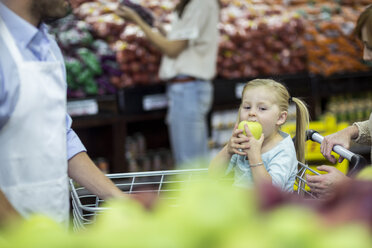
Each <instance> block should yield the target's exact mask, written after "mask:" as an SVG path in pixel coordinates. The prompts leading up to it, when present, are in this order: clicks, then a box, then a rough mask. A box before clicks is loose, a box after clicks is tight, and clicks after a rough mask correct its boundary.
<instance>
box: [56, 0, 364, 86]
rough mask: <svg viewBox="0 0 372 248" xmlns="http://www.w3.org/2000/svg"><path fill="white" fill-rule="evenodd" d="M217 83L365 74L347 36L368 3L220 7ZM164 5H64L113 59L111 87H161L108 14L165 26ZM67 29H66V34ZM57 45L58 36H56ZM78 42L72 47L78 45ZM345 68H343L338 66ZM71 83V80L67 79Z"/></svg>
mask: <svg viewBox="0 0 372 248" xmlns="http://www.w3.org/2000/svg"><path fill="white" fill-rule="evenodd" d="M221 2H222V9H221V14H220V17H221V18H220V20H221V22H220V25H219V30H220V33H221V39H220V45H219V53H218V61H217V73H218V74H217V77H218V78H225V79H238V78H241V79H243V78H252V77H257V76H271V75H281V74H296V73H301V72H309V73H313V74H320V75H325V76H329V75H332V74H335V73H345V72H357V71H364V70H368V66H366V65H365V64H364V63H363V62H362V60H361V57H362V50H361V44H360V42H359V41H357V40H356V39H355V37H354V36H353V34H352V31H353V28H354V25H355V21H356V19H357V17H358V15H359V13H360V12H361V10H362V9H363V8H365V7H366V5H367V4H368V3H369V2H370V1H368V0H343V1H323V0H321V1H308V0H291V1H279V0H255V1H245V0H234V1H230V0H222V1H221ZM175 3H176V2H175V1H172V0H151V1H148V0H147V1H146V0H137V1H134V0H132V1H130V0H72V1H71V4H72V6H73V13H74V15H75V16H76V18H77V19H79V20H80V22H84V23H86V25H88V26H89V27H90V30H91V33H92V36H93V37H94V39H101V40H103V41H105V42H106V43H107V44H108V45H109V47H110V49H111V50H113V51H114V52H115V60H116V62H117V63H118V64H119V66H118V68H119V70H120V72H121V74H120V76H119V75H115V77H111V76H110V77H109V78H111V79H110V81H111V82H112V83H113V84H114V85H115V86H116V87H117V88H123V87H131V86H133V85H138V84H154V83H161V82H160V79H159V78H158V70H159V65H160V60H161V54H160V53H159V51H158V50H157V49H156V48H155V47H154V46H152V45H151V44H150V42H149V41H148V40H147V39H146V37H145V35H144V33H143V32H142V31H141V30H140V28H139V27H137V26H136V25H134V24H132V23H130V22H127V21H125V20H123V19H122V18H120V17H119V16H117V15H116V14H115V13H114V11H115V9H116V8H117V7H118V5H119V4H124V5H126V6H128V7H130V8H132V9H134V10H135V11H137V12H138V13H139V15H141V16H142V17H143V18H144V19H145V21H147V22H148V23H149V24H150V25H155V23H157V24H156V26H157V25H158V23H162V24H164V25H165V26H167V25H169V23H170V20H171V19H172V18H173V16H172V15H171V10H172V9H173V8H174V6H175ZM75 27H76V25H75V24H72V25H71V26H70V29H74V28H75ZM57 38H58V37H57ZM84 42H85V41H84V40H83V41H82V43H81V44H80V46H85V43H84ZM345 61H347V63H345ZM72 78H74V76H72Z"/></svg>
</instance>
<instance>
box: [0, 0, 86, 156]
mask: <svg viewBox="0 0 372 248" xmlns="http://www.w3.org/2000/svg"><path fill="white" fill-rule="evenodd" d="M0 16H1V18H2V19H3V20H4V23H5V25H6V26H7V28H8V30H9V31H10V33H11V35H12V36H13V39H14V40H15V41H16V43H17V47H18V49H19V51H20V53H21V54H22V55H23V58H24V59H25V60H26V61H51V60H55V58H57V60H59V61H60V62H61V64H62V71H63V73H64V77H65V79H66V70H65V65H64V60H63V56H62V53H61V51H60V49H59V47H58V45H57V43H56V42H55V41H54V40H53V39H52V38H51V37H50V35H49V34H48V29H47V26H46V25H45V24H41V25H40V26H39V28H38V29H37V28H36V27H34V26H32V25H31V24H30V23H28V22H27V21H25V20H24V19H22V18H21V17H19V16H18V15H16V14H15V13H14V12H13V11H11V10H10V9H9V8H7V7H6V6H5V5H4V4H2V3H1V2H0ZM49 51H52V53H53V54H54V56H55V57H54V56H53V55H52V54H51V53H50V52H49ZM0 55H1V56H0V131H1V129H2V128H3V127H4V125H5V124H6V123H7V121H8V120H9V118H10V117H11V116H12V113H13V111H14V108H15V106H16V104H17V102H18V98H19V85H18V84H17V85H14V84H11V83H10V82H9V80H7V78H9V77H11V76H12V75H9V73H8V72H9V71H11V70H9V69H8V68H10V67H12V66H15V64H14V63H15V62H14V60H13V59H12V56H11V55H10V53H9V51H8V49H7V48H6V46H5V43H4V41H3V39H2V38H1V37H0ZM66 87H67V84H66ZM71 124H72V119H71V117H70V116H69V115H68V114H67V113H66V128H67V130H66V131H67V159H70V158H72V157H73V156H75V155H76V154H77V153H79V152H82V151H86V149H85V147H84V145H83V144H82V143H81V141H80V139H79V137H78V136H77V135H76V133H75V132H74V131H73V130H72V129H71Z"/></svg>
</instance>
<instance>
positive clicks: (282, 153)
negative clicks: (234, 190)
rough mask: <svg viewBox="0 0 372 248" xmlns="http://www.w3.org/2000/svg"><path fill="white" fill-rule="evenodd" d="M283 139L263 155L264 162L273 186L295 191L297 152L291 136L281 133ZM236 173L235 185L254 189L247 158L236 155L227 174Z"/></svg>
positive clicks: (232, 158)
mask: <svg viewBox="0 0 372 248" xmlns="http://www.w3.org/2000/svg"><path fill="white" fill-rule="evenodd" d="M280 134H281V135H282V137H283V140H281V141H280V142H279V143H278V144H277V145H276V146H275V147H273V148H272V149H271V150H270V151H267V152H265V153H263V154H261V157H262V162H263V163H264V166H265V168H266V170H267V172H268V173H269V174H270V176H271V178H272V184H273V185H275V186H277V187H279V188H280V189H281V190H283V191H288V192H291V191H293V185H294V182H295V179H296V175H297V165H298V161H297V157H296V150H295V147H294V144H293V141H292V139H291V136H290V135H289V134H286V133H283V132H280ZM232 170H234V171H235V180H234V185H235V186H238V187H243V188H252V187H253V178H252V172H251V169H250V167H249V161H248V160H246V157H245V156H242V155H238V154H234V155H233V156H232V157H231V160H230V164H229V167H228V168H227V171H226V174H228V173H230V172H231V171H232Z"/></svg>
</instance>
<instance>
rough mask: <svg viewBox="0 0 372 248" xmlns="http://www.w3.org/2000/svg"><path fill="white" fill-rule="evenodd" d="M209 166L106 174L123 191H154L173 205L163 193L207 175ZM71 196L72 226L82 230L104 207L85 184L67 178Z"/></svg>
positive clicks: (176, 189)
mask: <svg viewBox="0 0 372 248" xmlns="http://www.w3.org/2000/svg"><path fill="white" fill-rule="evenodd" d="M207 173H208V169H188V170H165V171H147V172H133V173H117V174H108V175H106V176H107V177H108V178H110V179H111V180H112V181H113V182H114V183H115V185H116V186H117V187H118V188H119V189H121V190H122V191H123V192H126V193H129V194H131V193H141V192H156V193H157V194H158V195H159V198H163V199H164V198H166V197H167V198H166V200H168V201H169V202H170V204H172V201H173V200H176V199H172V198H171V196H170V194H166V196H165V194H161V193H162V192H172V191H178V190H179V186H180V185H181V184H184V183H192V182H195V181H197V180H199V179H201V178H202V177H203V176H205V175H207ZM70 188H71V197H72V215H73V225H74V229H75V230H78V229H83V228H84V227H85V226H86V225H89V224H92V223H93V222H94V221H95V217H96V215H97V214H99V213H100V212H102V211H104V210H105V208H104V207H101V204H102V203H103V200H101V199H99V198H98V197H97V196H96V195H94V194H92V193H90V192H89V191H88V190H87V189H85V188H84V187H81V186H79V185H77V184H76V183H75V182H74V181H73V180H72V179H70Z"/></svg>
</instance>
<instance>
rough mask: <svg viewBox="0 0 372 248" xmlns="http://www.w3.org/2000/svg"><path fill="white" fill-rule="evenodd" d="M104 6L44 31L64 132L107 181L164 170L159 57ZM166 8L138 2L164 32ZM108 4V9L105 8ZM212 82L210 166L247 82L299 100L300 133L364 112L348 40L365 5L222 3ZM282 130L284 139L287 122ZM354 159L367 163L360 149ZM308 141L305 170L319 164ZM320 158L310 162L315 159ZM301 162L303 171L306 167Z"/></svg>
mask: <svg viewBox="0 0 372 248" xmlns="http://www.w3.org/2000/svg"><path fill="white" fill-rule="evenodd" d="M105 2H107V1H73V5H74V10H73V13H74V14H72V15H70V16H68V17H67V18H65V19H63V20H62V21H60V22H58V25H56V26H55V28H53V32H54V33H55V34H56V35H55V36H56V39H57V41H58V44H59V45H60V47H61V49H62V52H63V54H64V55H65V61H66V68H67V78H68V87H69V88H68V99H69V102H68V111H69V114H70V115H71V116H72V118H73V126H72V128H73V129H74V130H75V132H76V133H77V134H78V136H79V137H80V139H81V140H82V141H83V143H84V145H85V146H86V148H87V150H88V154H89V156H90V157H91V158H93V159H94V160H95V161H96V163H97V165H98V166H99V167H100V168H101V169H103V170H104V171H105V172H108V173H117V172H137V171H149V170H165V169H171V168H174V167H175V165H174V162H173V159H172V152H171V148H170V142H169V137H168V131H167V125H166V123H165V116H166V109H167V97H166V94H165V91H166V83H165V82H162V81H161V80H160V79H159V77H158V69H159V65H160V59H161V54H160V53H159V52H158V50H156V49H155V48H154V46H153V45H151V43H150V42H149V41H148V40H147V39H146V37H145V35H144V33H143V31H142V30H141V29H140V28H139V27H138V26H137V25H134V24H132V23H130V22H127V21H124V20H123V19H122V18H118V17H117V16H115V14H114V12H113V9H114V7H113V8H112V9H110V8H109V7H108V5H107V4H105ZM175 2H176V1H171V0H154V1H145V0H144V1H141V4H142V5H143V6H145V7H147V8H148V9H150V10H151V11H152V12H153V13H155V14H156V16H157V17H158V18H159V19H160V20H162V21H163V22H164V23H167V22H169V18H168V16H169V15H170V13H171V11H172V9H173V8H174V5H175ZM113 3H115V1H113ZM222 3H223V4H222V8H221V13H220V24H219V31H220V41H219V51H218V60H217V75H216V77H215V79H214V80H213V85H214V96H213V105H212V109H211V111H210V113H209V115H208V121H209V148H210V154H211V157H213V156H214V155H215V154H216V152H218V151H219V150H220V149H221V147H222V146H223V145H224V144H226V142H227V141H228V139H229V137H230V135H231V133H232V130H233V126H234V123H235V121H236V114H237V110H238V107H239V104H240V101H241V90H242V87H243V86H244V84H245V83H246V82H248V81H249V80H251V79H254V78H272V79H275V80H278V81H280V82H282V83H284V84H285V85H286V86H287V88H288V89H289V92H290V94H291V95H292V96H295V97H301V98H302V99H303V100H304V101H305V102H306V103H307V104H308V108H309V112H310V116H311V124H310V128H311V129H315V130H316V131H318V132H320V133H321V134H322V135H326V134H330V133H334V132H336V131H338V130H340V129H343V128H344V127H345V125H346V126H347V125H350V124H352V123H353V122H355V121H362V120H367V119H368V118H369V115H370V113H371V110H372V102H371V100H372V83H371V81H372V80H371V79H372V70H371V67H370V65H369V66H368V64H367V63H366V62H364V61H363V60H362V54H363V53H362V43H361V42H360V41H359V40H358V39H357V38H356V37H355V35H353V28H354V27H355V22H356V19H357V18H358V15H359V14H360V12H361V11H362V10H363V8H364V7H365V6H367V4H369V3H370V2H369V1H368V0H365V1H362V0H361V1H356V0H355V1H351V0H350V1H300V0H299V1H275V0H272V1H269V0H267V1H258V0H257V1H246V0H236V1H227V0H226V1H222ZM294 115H295V110H293V111H292V113H289V121H288V122H287V124H288V125H287V124H286V126H284V127H283V129H284V130H285V131H287V132H293V131H294V130H293V125H291V121H290V120H291V118H292V120H294V117H293V116H294ZM352 149H353V150H354V151H355V152H356V153H358V154H361V155H363V156H364V157H365V158H366V159H368V160H370V155H369V154H370V149H369V147H367V146H360V145H355V146H353V148H352ZM319 151H320V149H319V145H318V144H311V142H308V150H307V154H308V158H307V159H308V161H309V163H311V162H312V161H313V160H314V164H315V163H326V159H324V157H323V156H321V154H320V152H319ZM319 155H320V156H319ZM310 161H311V162H310Z"/></svg>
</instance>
